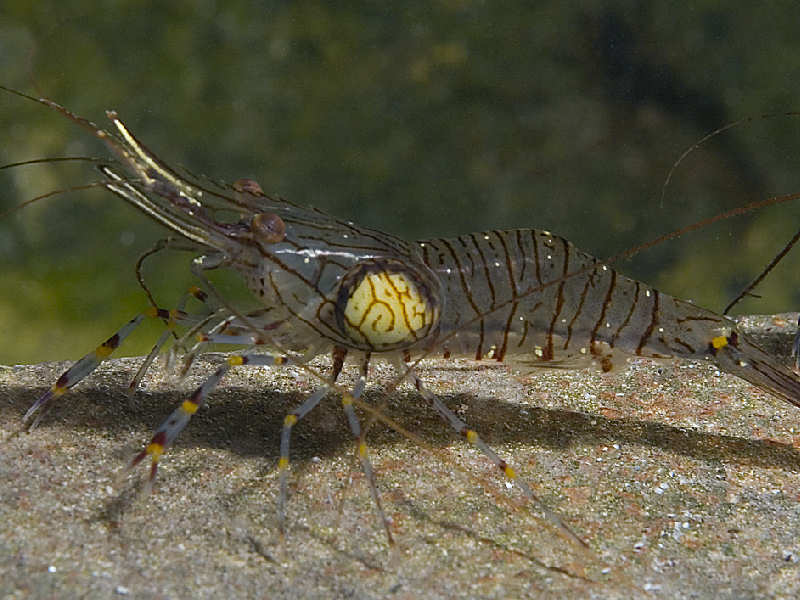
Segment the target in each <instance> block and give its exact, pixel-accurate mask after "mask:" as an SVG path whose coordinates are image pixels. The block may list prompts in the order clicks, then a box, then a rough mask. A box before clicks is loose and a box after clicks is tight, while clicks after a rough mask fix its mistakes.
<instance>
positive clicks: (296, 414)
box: [278, 385, 330, 533]
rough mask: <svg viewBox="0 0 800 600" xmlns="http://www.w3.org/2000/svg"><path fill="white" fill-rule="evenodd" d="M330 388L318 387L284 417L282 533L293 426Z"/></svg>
mask: <svg viewBox="0 0 800 600" xmlns="http://www.w3.org/2000/svg"><path fill="white" fill-rule="evenodd" d="M329 389H330V388H329V387H328V386H327V385H323V386H321V387H319V388H317V389H316V390H314V393H313V394H311V395H310V396H309V397H308V398H306V399H305V400H304V401H303V403H302V404H301V405H300V406H298V407H297V408H296V409H294V410H293V411H292V412H290V413H289V414H288V415H286V417H285V418H284V419H283V428H282V429H281V457H280V458H279V459H278V478H279V481H280V493H279V495H278V523H279V526H280V529H281V533H286V501H287V499H288V497H289V442H290V439H291V435H292V427H294V426H295V425H296V424H297V422H298V421H299V420H300V419H302V418H303V417H305V416H306V415H307V414H308V413H310V412H311V411H312V410H314V408H316V406H317V404H319V403H320V400H322V398H323V397H324V396H325V394H326V393H327V392H328V390H329Z"/></svg>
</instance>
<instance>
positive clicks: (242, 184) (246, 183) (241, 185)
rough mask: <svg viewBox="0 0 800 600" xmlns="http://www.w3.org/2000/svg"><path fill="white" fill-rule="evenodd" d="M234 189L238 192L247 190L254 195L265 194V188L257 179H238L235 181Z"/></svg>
mask: <svg viewBox="0 0 800 600" xmlns="http://www.w3.org/2000/svg"><path fill="white" fill-rule="evenodd" d="M233 189H234V190H236V191H237V192H246V193H248V194H252V195H253V196H263V195H264V190H262V189H261V186H260V185H258V182H257V181H256V180H255V179H237V180H236V181H234V182H233Z"/></svg>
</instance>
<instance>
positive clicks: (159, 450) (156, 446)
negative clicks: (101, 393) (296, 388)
mask: <svg viewBox="0 0 800 600" xmlns="http://www.w3.org/2000/svg"><path fill="white" fill-rule="evenodd" d="M286 362H288V361H287V359H286V358H284V357H282V356H272V355H266V354H262V355H252V356H243V355H238V354H234V355H231V356H229V357H228V358H227V359H226V360H225V363H224V364H223V365H222V366H221V367H219V368H217V370H216V371H214V373H213V374H212V375H211V376H210V377H208V378H207V379H206V380H205V381H204V382H203V383H202V384H201V385H200V387H198V388H197V389H196V390H195V391H194V392H193V393H192V395H191V396H189V398H187V399H186V400H184V401H183V402H182V403H181V404H180V406H178V407H177V408H176V409H175V410H173V411H172V413H171V414H170V415H169V417H167V418H166V420H165V421H164V422H163V423H161V425H159V426H158V429H156V431H155V433H154V434H153V437H152V438H151V439H150V442H149V443H148V444H147V446H145V448H144V450H142V451H141V452H139V454H137V455H136V456H134V457H133V459H132V460H131V462H130V463H129V464H128V467H127V470H130V469H132V468H133V467H135V466H136V465H138V464H139V463H140V462H141V461H142V460H144V458H146V457H148V456H149V457H150V476H149V478H148V480H147V483H146V488H145V492H149V490H150V487H151V486H152V482H153V480H154V479H155V477H156V473H157V472H158V461H159V459H160V458H161V455H162V454H163V453H164V451H165V450H166V449H167V448H168V447H169V446H171V445H172V442H174V441H175V438H176V437H178V434H180V432H181V431H183V429H184V428H185V427H186V425H188V424H189V420H190V419H191V418H192V415H194V414H195V413H196V412H197V411H198V409H199V408H200V407H201V406H203V404H204V403H205V401H206V398H207V397H208V394H209V393H211V391H212V390H213V389H214V388H216V387H217V385H219V382H220V381H221V380H222V378H223V377H225V375H226V374H227V373H228V371H230V370H231V369H232V368H233V367H238V366H245V365H248V366H272V365H283V364H286Z"/></svg>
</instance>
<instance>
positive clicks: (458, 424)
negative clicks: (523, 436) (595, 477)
mask: <svg viewBox="0 0 800 600" xmlns="http://www.w3.org/2000/svg"><path fill="white" fill-rule="evenodd" d="M395 368H396V369H398V371H399V372H400V373H405V372H406V371H407V370H408V369H407V368H406V367H405V365H404V364H403V363H397V364H396V365H395ZM407 377H408V378H409V379H410V380H411V381H412V383H413V384H414V386H415V387H416V388H417V391H418V392H419V393H420V394H421V395H422V397H423V398H424V399H425V400H426V401H427V402H428V403H430V405H431V407H432V408H433V409H434V410H435V411H436V412H437V413H438V414H439V416H440V417H442V419H444V420H445V421H446V422H447V423H448V424H449V425H450V426H451V427H452V428H453V429H454V430H455V431H456V432H457V433H458V434H459V435H462V436H463V437H464V438H465V439H466V440H467V441H468V442H469V443H470V444H472V445H473V446H475V447H476V448H477V449H478V450H480V451H481V453H482V454H483V455H484V456H486V457H487V458H488V459H489V460H491V461H492V463H494V466H495V467H496V468H497V469H498V470H499V471H501V472H502V473H503V475H504V476H505V477H506V479H508V480H509V481H512V482H514V484H515V485H517V487H519V489H520V490H522V493H523V494H525V495H526V496H527V497H528V498H529V499H530V500H531V501H532V502H533V503H534V504H536V506H538V507H539V510H541V511H542V513H543V514H544V516H545V518H546V519H547V520H548V521H549V522H550V523H552V524H553V525H554V526H555V528H556V531H558V532H559V534H560V535H562V536H563V537H565V538H566V539H568V540H569V541H570V542H572V543H573V544H575V545H576V546H577V547H578V548H580V549H581V550H582V551H584V552H585V551H586V550H587V548H588V546H586V543H585V542H584V541H583V540H581V539H580V538H579V537H578V536H577V535H576V534H575V533H574V532H573V531H572V530H571V529H570V528H569V527H567V525H566V524H565V523H564V522H563V521H562V520H561V518H560V517H559V516H558V515H557V514H556V513H555V512H553V511H552V510H550V509H549V508H548V507H547V506H545V504H544V503H543V502H542V500H541V499H540V498H539V497H538V496H537V495H536V494H534V493H533V490H532V489H531V488H530V486H529V485H528V484H527V483H525V481H523V480H521V479H518V478H517V474H516V472H515V471H514V469H513V468H512V467H511V466H509V464H508V463H507V462H506V461H505V460H503V459H502V458H500V456H499V455H498V454H497V453H496V452H495V451H494V450H492V448H490V447H489V446H488V445H487V444H486V442H484V441H483V440H482V439H481V437H480V435H478V433H477V432H476V431H474V430H472V429H470V428H469V427H468V426H467V424H466V423H465V422H464V421H462V420H461V419H460V418H458V416H457V415H456V414H455V413H454V412H453V411H451V410H450V409H449V408H447V406H446V405H445V404H444V403H443V402H442V401H441V400H439V398H437V397H436V396H435V395H434V394H433V393H432V392H431V391H430V390H428V389H427V388H426V387H425V386H424V385H423V383H422V381H421V380H420V379H419V378H418V377H417V376H416V375H415V374H414V373H413V372H411V373H409V374H408V376H407Z"/></svg>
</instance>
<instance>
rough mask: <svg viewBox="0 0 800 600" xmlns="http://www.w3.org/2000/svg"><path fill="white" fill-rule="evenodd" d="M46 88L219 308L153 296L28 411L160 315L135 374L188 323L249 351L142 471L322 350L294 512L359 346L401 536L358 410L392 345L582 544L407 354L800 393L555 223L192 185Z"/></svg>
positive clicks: (737, 338) (454, 419) (186, 413)
mask: <svg viewBox="0 0 800 600" xmlns="http://www.w3.org/2000/svg"><path fill="white" fill-rule="evenodd" d="M2 89H5V90H6V91H11V92H12V93H15V94H17V95H21V96H25V95H24V94H22V93H20V92H16V91H14V90H8V89H7V88H2ZM25 97H27V98H29V99H32V98H30V97H28V96H25ZM33 100H35V101H37V102H40V103H42V104H45V105H47V106H48V107H50V108H52V109H54V110H57V111H58V112H60V113H61V114H63V115H64V116H65V117H67V118H69V119H71V120H72V121H74V122H76V123H78V124H79V125H81V126H83V127H84V128H85V129H87V130H89V131H90V132H91V133H92V134H93V135H95V136H96V137H97V138H99V139H101V140H102V141H103V142H105V144H106V146H107V147H108V148H109V149H110V150H111V151H112V152H113V154H115V155H116V157H117V158H118V164H116V165H111V164H109V165H103V166H101V167H100V170H101V172H102V173H103V174H104V175H105V178H106V179H105V181H104V182H103V183H102V186H103V187H105V188H106V189H107V190H109V191H111V192H113V193H114V194H116V195H118V196H120V197H122V198H124V199H125V200H126V201H128V202H130V203H132V204H133V205H135V206H136V207H137V208H139V209H140V210H142V211H143V212H145V213H146V214H148V215H149V216H151V217H152V218H154V219H156V220H158V221H159V222H160V223H162V224H163V225H165V226H166V227H167V228H169V229H170V230H172V231H174V232H177V233H178V234H180V235H181V236H182V237H183V238H184V239H185V244H184V247H186V246H185V245H186V244H188V246H189V248H191V249H193V250H196V253H197V258H195V259H194V261H193V264H192V269H193V272H194V273H195V274H196V275H197V276H198V278H199V279H200V281H201V283H202V284H203V286H204V289H200V288H194V289H192V290H190V292H189V293H188V294H187V297H186V298H188V297H190V296H193V297H195V298H197V299H198V300H200V301H201V302H202V303H203V304H204V305H205V308H206V311H205V312H204V313H202V314H201V315H194V316H193V315H191V314H189V313H187V311H185V310H184V306H183V305H184V303H185V302H186V298H185V299H184V300H181V302H179V305H178V307H177V308H176V309H174V310H170V311H168V310H165V309H162V308H160V307H158V306H157V305H156V304H155V301H154V300H153V299H152V297H151V302H152V303H153V306H152V307H151V308H149V309H148V310H146V311H144V312H143V313H141V314H140V315H137V316H136V317H134V318H133V319H131V321H130V322H128V323H127V324H126V325H124V326H123V327H122V328H121V329H120V330H119V331H118V332H116V333H115V334H114V335H112V336H111V337H110V338H109V339H108V340H106V342H104V343H103V344H101V345H99V346H98V347H97V348H96V349H95V350H94V351H92V352H90V353H88V354H86V355H85V356H84V357H83V358H81V359H80V360H79V361H77V362H76V363H75V364H74V365H73V366H71V367H70V368H69V369H68V370H67V371H66V372H65V373H64V374H63V375H62V376H61V377H60V378H59V379H58V381H56V382H55V383H54V384H53V386H52V387H51V388H50V389H49V390H48V391H47V392H45V393H44V394H43V395H42V396H41V397H40V398H39V399H38V400H37V401H36V402H35V403H34V404H33V406H31V408H30V410H29V411H28V412H27V414H26V415H25V417H24V421H26V422H27V421H28V420H29V419H31V417H32V416H33V415H34V414H36V413H38V414H37V417H36V419H35V420H34V421H33V422H32V424H31V427H33V426H35V425H36V424H37V423H38V421H39V420H40V419H41V416H42V414H44V412H45V411H44V410H43V409H45V408H47V407H49V405H51V404H52V403H53V401H55V400H56V399H59V398H61V397H62V396H63V395H64V394H65V393H66V392H67V391H68V390H69V388H71V387H72V386H74V385H76V384H77V383H78V382H80V381H81V380H83V379H84V378H85V377H86V376H88V375H89V374H90V373H91V372H92V371H93V370H94V369H95V368H97V366H98V365H99V364H101V363H102V362H103V360H105V359H106V358H108V357H109V356H110V355H111V353H112V352H113V351H114V349H116V348H117V347H118V346H119V345H120V343H122V341H123V340H124V339H125V337H126V336H127V335H129V334H130V332H131V331H133V330H134V329H135V328H136V327H137V326H138V324H139V323H140V322H142V321H143V320H144V319H145V318H148V317H150V318H157V319H161V320H163V321H164V322H165V323H166V324H167V326H168V327H167V331H165V333H164V334H163V335H162V337H161V339H160V340H159V341H158V342H157V343H156V345H155V347H154V350H153V352H151V355H150V356H149V357H148V358H147V359H146V360H145V362H144V364H143V366H142V368H141V369H140V373H139V374H137V376H136V378H135V379H134V384H135V383H136V382H138V380H139V379H140V378H141V376H142V375H143V374H144V372H146V370H147V368H148V365H149V364H150V361H151V360H152V358H153V356H155V354H156V353H157V352H158V350H159V349H160V348H161V345H162V344H163V343H165V342H166V341H167V340H168V338H169V337H170V334H173V335H174V330H175V327H176V326H182V327H185V328H187V329H188V332H187V333H186V335H185V336H184V337H178V336H177V335H175V337H176V339H177V342H176V345H178V346H180V347H181V348H187V347H188V343H187V338H189V337H190V335H189V334H194V335H193V336H192V338H193V339H194V338H195V337H196V339H197V340H199V341H198V342H197V344H196V345H195V346H194V347H193V348H190V350H191V351H190V352H189V355H190V357H191V356H192V355H193V353H194V352H196V351H199V350H200V349H203V348H204V347H205V346H206V344H210V343H234V344H239V345H243V346H245V347H246V349H245V351H244V352H242V353H241V354H236V355H232V356H230V357H229V358H228V359H227V360H226V361H225V363H224V364H223V365H222V366H220V367H219V368H218V369H217V370H216V371H214V372H213V373H212V374H211V375H209V376H208V377H207V379H206V380H205V381H204V382H203V384H202V385H201V386H200V387H198V388H197V389H196V390H195V391H194V392H193V393H192V394H191V396H190V397H188V398H187V399H186V400H184V401H183V403H182V404H181V405H180V406H179V407H177V408H176V409H175V410H174V411H173V412H172V414H171V415H169V417H168V418H167V419H166V420H165V421H164V422H163V423H162V424H161V425H160V426H159V427H158V428H157V429H156V431H155V433H154V435H153V437H152V439H151V440H150V442H149V443H148V444H147V446H146V447H145V448H144V450H142V452H140V453H139V454H138V455H137V456H135V457H134V458H133V460H132V461H131V463H130V465H129V466H130V467H132V466H134V465H136V464H138V463H139V462H140V461H141V460H143V459H144V458H146V457H149V459H150V461H151V471H150V478H149V482H150V481H152V480H153V478H154V477H155V474H156V468H157V464H158V461H159V459H160V457H161V455H162V454H163V452H164V451H165V449H166V448H167V447H168V446H170V445H171V444H172V442H173V441H174V440H175V438H176V437H177V436H178V434H179V433H180V432H181V431H182V430H183V429H184V428H185V427H186V425H187V424H188V422H189V420H190V419H191V417H192V416H193V415H194V414H195V413H196V412H197V411H198V410H199V409H200V408H201V407H202V405H203V404H204V402H205V400H206V398H207V397H208V395H209V394H210V393H211V392H212V391H213V389H214V388H215V387H216V385H217V384H218V383H219V381H220V380H222V378H224V377H225V375H226V374H227V372H228V371H229V370H230V369H232V368H236V367H244V366H247V365H269V366H281V365H285V364H289V363H292V364H296V365H299V366H301V367H303V366H304V363H305V362H306V361H307V360H308V359H309V358H312V357H313V356H316V355H318V354H321V353H330V354H331V355H332V358H333V369H332V374H331V376H330V378H321V380H322V384H321V385H320V387H319V388H318V389H317V390H316V391H315V392H314V393H312V394H311V395H310V396H309V397H307V398H306V399H305V401H304V402H302V403H301V404H300V405H299V406H298V407H297V408H296V409H294V410H293V411H292V412H291V413H290V414H288V415H287V416H286V418H285V420H284V423H283V428H282V431H281V446H280V460H279V461H278V468H279V470H280V485H281V493H280V497H279V514H280V517H281V523H283V520H284V518H283V517H284V504H285V501H286V498H287V495H288V492H287V469H288V465H289V440H290V433H291V431H292V428H293V427H294V426H295V425H296V424H297V423H298V422H299V421H300V420H301V419H302V418H303V417H305V415H307V414H308V413H309V412H310V411H311V410H313V409H314V407H315V406H316V405H317V404H318V403H319V402H320V401H321V400H322V398H323V397H324V396H325V395H326V394H327V393H328V392H330V391H337V392H339V391H340V388H339V387H338V385H337V384H336V380H337V377H338V375H339V373H340V371H341V369H342V366H343V363H344V358H345V356H346V355H348V354H351V355H354V356H355V357H356V358H357V359H358V360H359V364H360V368H361V377H360V378H359V379H358V382H357V383H356V385H355V387H353V388H352V389H351V390H347V391H344V392H343V393H341V402H342V407H343V410H344V412H345V414H346V415H347V419H348V423H349V427H350V430H351V433H352V435H353V436H354V438H355V439H356V440H357V442H358V456H359V459H360V461H361V464H362V468H363V470H364V472H365V474H366V476H367V481H368V482H369V485H370V490H371V493H372V495H373V498H374V501H375V505H376V507H377V510H378V514H379V516H380V519H381V522H382V523H383V525H384V527H385V529H386V534H387V537H388V538H389V539H390V540H391V533H390V530H389V524H388V521H387V519H386V518H385V515H384V513H383V510H382V508H381V504H380V499H379V495H378V492H377V488H376V486H375V484H374V478H373V471H372V466H371V463H370V461H369V458H368V453H367V447H366V443H365V441H364V438H363V435H362V432H361V428H360V425H359V422H358V418H357V416H356V413H355V411H354V408H353V406H354V404H357V403H358V402H359V397H360V396H361V394H362V392H363V390H364V388H365V386H366V381H367V376H368V366H369V362H370V360H371V359H372V358H373V357H374V356H376V355H377V356H381V357H383V358H384V359H386V360H388V361H390V362H391V363H392V364H393V365H395V367H396V368H397V370H398V372H399V373H400V375H401V377H400V379H406V380H408V381H410V383H412V384H413V385H415V387H416V389H417V390H418V391H419V392H420V393H421V394H422V396H423V397H424V398H425V399H426V400H427V401H428V402H429V404H430V406H431V408H433V410H435V411H436V412H437V413H438V414H439V415H440V416H441V417H442V418H443V419H444V420H445V421H446V422H447V423H448V424H449V425H450V426H451V427H452V428H453V429H455V430H456V431H457V432H458V433H459V434H461V435H462V436H463V437H464V438H465V439H466V440H467V441H468V442H469V443H471V444H473V445H474V446H476V447H477V448H478V449H480V451H481V452H483V453H484V455H486V456H487V457H488V458H489V460H490V461H491V462H492V463H493V464H494V466H495V467H496V468H497V469H499V470H500V471H501V472H502V473H503V474H504V475H505V477H507V478H508V479H509V480H514V481H515V482H516V483H517V485H518V486H519V488H520V489H521V490H522V491H523V492H524V493H525V494H526V495H527V496H528V497H529V498H530V499H531V500H532V501H533V502H534V503H535V504H537V505H538V506H539V508H540V510H541V511H543V513H544V516H545V518H546V519H547V520H548V521H549V522H550V524H551V525H553V526H554V527H555V528H556V531H557V532H558V533H560V534H561V535H563V536H565V537H566V538H568V539H570V540H572V541H573V542H575V543H576V545H577V546H579V547H583V542H582V541H581V540H580V539H579V538H578V537H577V536H576V535H575V534H574V533H572V531H571V530H570V529H569V528H568V527H567V526H566V525H565V524H564V523H562V522H561V520H560V519H559V518H558V516H556V515H555V514H554V513H552V512H551V511H549V510H548V509H547V508H546V507H544V506H543V505H542V503H541V502H540V501H539V499H538V498H537V497H536V495H535V494H534V493H533V492H532V490H531V489H530V488H529V487H528V486H527V485H526V484H525V483H524V482H523V481H521V480H520V479H518V478H517V476H516V473H515V471H514V470H513V469H512V468H511V467H510V466H509V465H508V464H507V463H506V462H505V461H504V460H503V459H501V458H500V457H499V456H498V455H497V454H496V453H495V452H494V451H493V450H492V449H491V448H490V447H489V446H488V445H487V444H486V443H485V442H484V441H483V440H482V439H481V438H480V436H479V435H478V434H477V432H475V431H474V430H471V429H469V427H468V426H467V424H466V423H465V422H464V421H462V420H461V419H460V418H459V417H458V416H457V415H456V414H455V413H453V412H452V411H451V410H450V409H449V408H448V407H447V406H446V405H445V404H444V403H443V402H442V401H441V400H439V399H438V398H437V397H436V396H435V395H434V394H432V393H431V392H430V391H429V390H427V389H426V387H425V386H424V384H423V383H422V381H420V379H419V377H418V376H417V375H416V374H415V373H414V371H413V370H411V369H408V368H407V367H406V362H408V361H409V360H410V359H411V357H416V358H422V357H425V356H428V355H430V354H431V353H433V352H442V353H444V354H445V355H464V356H469V357H472V358H475V359H482V358H492V359H494V360H498V361H503V360H506V361H508V362H510V363H512V364H513V365H515V366H520V367H523V368H531V367H538V366H551V367H563V368H567V367H572V368H575V367H587V366H592V365H594V366H598V367H599V368H600V369H602V370H603V371H609V370H611V369H612V368H613V367H614V366H615V365H616V364H617V363H619V362H620V361H621V359H623V358H625V357H628V356H643V357H650V358H656V359H669V358H688V359H701V360H711V361H713V362H715V363H716V364H717V365H718V366H719V367H720V368H721V369H723V370H725V371H728V372H730V373H733V374H735V375H737V376H739V377H741V378H743V379H745V380H747V381H749V382H751V383H753V384H755V385H757V386H759V387H761V388H764V389H766V390H768V391H769V392H771V393H773V394H775V395H776V396H778V397H780V398H783V399H784V400H787V401H788V402H790V403H792V404H795V405H798V406H800V381H798V379H797V378H796V377H795V376H794V375H793V374H792V373H791V372H790V371H788V370H787V369H786V368H784V367H783V366H781V365H780V364H779V363H777V362H776V361H775V360H774V359H773V358H772V357H770V356H769V355H767V354H766V353H765V352H763V351H762V350H761V349H759V348H758V347H757V346H756V345H754V344H752V343H751V342H750V341H749V340H747V338H746V337H745V336H744V335H743V334H741V333H740V332H739V331H738V330H737V328H736V325H735V324H734V323H733V322H732V321H731V320H729V319H727V318H725V317H723V316H721V315H717V314H715V313H713V312H711V311H708V310H705V309H703V308H700V307H697V306H695V305H694V304H692V303H690V302H685V301H682V300H678V299H675V298H672V297H670V296H668V295H666V294H662V293H659V292H658V291H657V290H655V289H653V288H651V287H649V286H647V285H646V284H643V283H640V282H637V281H634V280H632V279H629V278H627V277H625V276H623V275H621V274H619V273H617V272H616V271H615V270H614V269H612V268H611V267H610V266H608V265H606V264H603V263H602V262H601V261H599V260H598V259H596V258H594V257H592V256H590V255H589V254H586V253H584V252H581V251H580V250H578V249H576V248H575V247H574V246H573V245H572V244H571V243H569V242H568V241H566V240H565V239H563V238H560V237H558V236H555V235H553V234H551V233H550V232H547V231H539V230H533V229H517V230H512V231H487V232H485V233H480V234H472V235H465V236H460V237H457V238H451V239H431V240H424V241H419V242H409V241H406V240H403V239H401V238H398V237H396V236H394V235H391V234H388V233H384V232H381V231H377V230H373V229H368V228H364V227H359V226H357V225H355V224H353V223H352V222H350V221H343V220H340V219H337V218H334V217H332V216H330V215H328V214H326V213H324V212H322V211H319V210H316V209H313V208H308V207H304V206H300V205H298V204H294V203H292V202H289V201H286V200H283V199H280V198H273V197H270V196H267V195H266V194H265V193H264V192H263V191H262V189H261V187H260V186H259V185H258V184H257V183H255V182H253V181H252V180H239V181H238V182H236V183H235V184H233V186H228V187H213V188H212V187H210V186H209V185H207V184H202V183H198V182H196V181H192V180H189V179H187V178H186V177H184V176H183V175H181V174H179V173H177V172H176V171H174V170H173V169H171V168H170V167H169V166H167V165H166V164H165V163H164V162H162V161H161V160H160V159H159V158H157V157H156V156H155V155H154V154H153V153H152V152H150V151H149V150H148V149H147V148H146V147H144V145H142V144H141V142H139V141H138V140H137V139H136V138H135V137H134V136H133V134H132V133H131V132H130V131H129V130H128V129H127V127H126V126H125V125H124V124H123V123H122V121H121V120H120V119H119V118H118V117H117V115H116V113H114V112H109V113H108V116H109V118H110V119H111V121H112V123H113V124H114V126H115V128H116V131H115V132H113V133H111V132H108V131H106V130H104V129H101V128H99V127H98V126H96V125H94V124H93V123H91V122H89V121H87V120H86V119H83V118H82V117H79V116H77V115H75V114H73V113H71V112H70V111H68V110H67V109H65V108H63V107H61V106H60V105H58V104H56V103H54V102H52V101H50V100H47V99H35V98H33ZM123 171H127V174H125V173H124V172H123ZM216 268H230V269H233V270H235V271H238V272H239V273H240V274H241V275H242V277H243V278H244V280H245V281H246V283H247V285H248V287H249V288H250V290H251V291H252V292H253V294H254V295H255V296H256V297H257V298H258V299H259V300H260V304H261V308H260V309H258V310H251V311H242V310H239V308H238V307H237V306H235V305H233V304H232V303H230V302H228V301H227V300H226V299H225V298H223V297H221V295H220V294H219V293H216V292H215V291H214V290H213V286H212V284H211V282H209V281H208V280H207V279H206V278H205V277H204V274H203V273H204V272H205V271H207V270H210V269H216ZM132 385H133V384H132ZM149 482H148V484H149Z"/></svg>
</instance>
